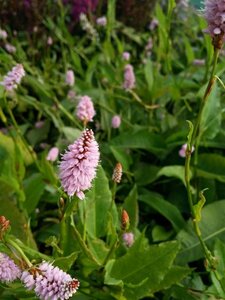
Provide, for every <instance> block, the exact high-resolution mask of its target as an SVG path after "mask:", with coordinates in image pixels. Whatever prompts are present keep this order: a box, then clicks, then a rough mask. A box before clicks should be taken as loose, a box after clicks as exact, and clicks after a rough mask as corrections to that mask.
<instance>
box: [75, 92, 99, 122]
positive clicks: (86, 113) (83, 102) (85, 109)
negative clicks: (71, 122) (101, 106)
mask: <svg viewBox="0 0 225 300" xmlns="http://www.w3.org/2000/svg"><path fill="white" fill-rule="evenodd" d="M76 114H77V117H78V119H80V120H81V121H83V122H84V123H85V124H87V123H88V122H91V121H93V117H94V116H95V114H96V113H95V110H94V105H93V102H92V100H91V98H90V97H88V96H83V97H81V99H80V101H79V103H78V105H77V111H76Z"/></svg>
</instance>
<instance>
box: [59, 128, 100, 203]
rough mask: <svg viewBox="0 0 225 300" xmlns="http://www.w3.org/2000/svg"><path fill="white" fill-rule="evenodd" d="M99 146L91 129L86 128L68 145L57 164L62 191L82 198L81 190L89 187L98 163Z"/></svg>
mask: <svg viewBox="0 0 225 300" xmlns="http://www.w3.org/2000/svg"><path fill="white" fill-rule="evenodd" d="M99 157H100V153H99V148H98V143H97V142H96V141H95V137H94V134H93V131H92V130H91V129H86V130H85V131H84V132H83V133H82V136H81V137H80V138H79V139H78V140H76V141H75V142H74V143H73V144H72V145H70V146H69V147H68V151H66V153H65V154H64V155H63V156H62V160H61V162H60V165H59V178H60V180H61V184H62V187H63V189H64V191H65V192H66V193H67V194H68V195H69V196H73V195H74V194H75V195H76V196H77V197H78V198H80V199H81V200H82V199H84V193H83V191H85V190H87V189H89V188H90V187H91V182H92V180H93V179H94V178H95V176H96V168H97V166H98V163H99Z"/></svg>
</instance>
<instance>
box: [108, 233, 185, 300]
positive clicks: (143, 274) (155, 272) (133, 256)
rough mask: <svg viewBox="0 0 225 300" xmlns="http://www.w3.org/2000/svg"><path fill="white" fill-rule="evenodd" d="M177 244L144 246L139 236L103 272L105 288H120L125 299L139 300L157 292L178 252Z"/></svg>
mask: <svg viewBox="0 0 225 300" xmlns="http://www.w3.org/2000/svg"><path fill="white" fill-rule="evenodd" d="M178 249H179V247H178V243H176V242H168V243H162V244H160V245H156V246H148V245H146V242H145V240H144V238H143V235H141V236H140V237H139V238H138V240H137V241H136V242H135V243H134V245H133V246H132V247H131V248H130V249H129V250H128V252H127V253H126V254H125V255H124V256H122V257H120V258H118V259H116V260H113V261H110V262H109V263H108V264H110V268H108V269H107V268H106V270H107V271H106V277H105V283H106V284H116V285H121V284H123V285H124V290H125V295H129V297H128V298H127V299H141V298H142V297H145V296H148V295H151V294H152V292H153V291H155V290H158V287H159V285H160V283H161V282H162V280H163V278H164V277H165V275H166V274H167V272H168V271H169V270H170V268H171V266H172V263H173V261H174V259H175V257H176V254H177V252H178Z"/></svg>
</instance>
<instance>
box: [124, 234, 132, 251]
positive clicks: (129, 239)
mask: <svg viewBox="0 0 225 300" xmlns="http://www.w3.org/2000/svg"><path fill="white" fill-rule="evenodd" d="M123 242H124V245H125V246H126V247H128V248H130V247H131V246H132V245H133V243H134V234H133V232H126V233H124V234H123Z"/></svg>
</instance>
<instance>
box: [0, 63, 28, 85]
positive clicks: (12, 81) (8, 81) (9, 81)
mask: <svg viewBox="0 0 225 300" xmlns="http://www.w3.org/2000/svg"><path fill="white" fill-rule="evenodd" d="M24 75H25V71H24V68H23V65H21V64H17V65H16V66H15V67H13V68H12V70H11V71H10V72H8V73H7V74H6V75H5V76H4V79H3V81H2V82H1V83H0V84H1V85H3V86H4V87H5V89H6V90H7V91H12V90H14V89H16V88H17V86H18V84H19V83H20V81H21V80H22V78H23V77H24Z"/></svg>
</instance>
